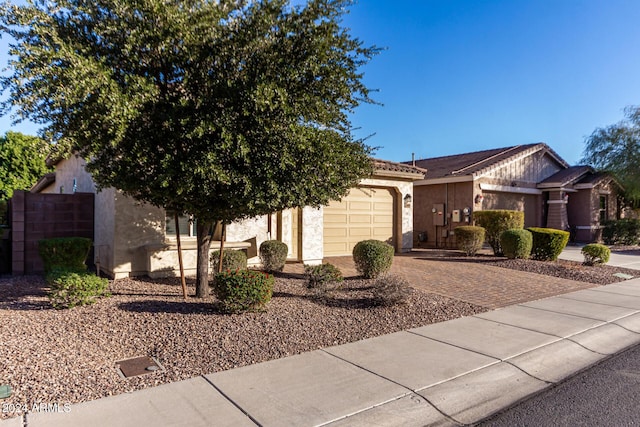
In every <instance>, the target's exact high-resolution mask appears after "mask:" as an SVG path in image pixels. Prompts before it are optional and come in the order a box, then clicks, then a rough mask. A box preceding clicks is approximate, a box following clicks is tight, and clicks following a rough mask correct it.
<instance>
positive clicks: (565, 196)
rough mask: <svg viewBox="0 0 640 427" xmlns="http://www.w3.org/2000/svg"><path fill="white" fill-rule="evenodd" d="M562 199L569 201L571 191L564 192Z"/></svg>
mask: <svg viewBox="0 0 640 427" xmlns="http://www.w3.org/2000/svg"><path fill="white" fill-rule="evenodd" d="M562 200H564V202H565V203H567V202H568V201H569V193H564V196H562Z"/></svg>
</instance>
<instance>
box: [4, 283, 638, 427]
mask: <svg viewBox="0 0 640 427" xmlns="http://www.w3.org/2000/svg"><path fill="white" fill-rule="evenodd" d="M637 343H640V279H633V280H629V281H626V282H620V283H617V284H612V285H607V286H601V287H596V288H591V289H586V290H580V291H576V292H572V293H568V294H565V295H561V296H556V297H551V298H547V299H543V300H538V301H532V302H527V303H522V304H517V305H513V306H510V307H506V308H503V309H499V310H494V311H490V312H486V313H482V314H478V315H475V316H471V317H466V318H461V319H456V320H452V321H447V322H442V323H437V324H432V325H428V326H424V327H421V328H417V329H412V330H408V331H403V332H397V333H394V334H390V335H385V336H381V337H377V338H372V339H368V340H364V341H359V342H355V343H351V344H345V345H340V346H336V347H330V348H325V349H321V350H316V351H313V352H309V353H304V354H300V355H297V356H292V357H287V358H283V359H278V360H273V361H269V362H265V363H260V364H256V365H251V366H246V367H243V368H239V369H233V370H229V371H224V372H219V373H215V374H211V375H206V376H201V377H197V378H192V379H190V380H186V381H181V382H177V383H171V384H165V385H162V386H159V387H155V388H151V389H146V390H142V391H137V392H134V393H129V394H122V395H118V396H113V397H109V398H105V399H100V400H96V401H91V402H86V403H81V404H76V405H72V406H71V407H70V411H69V412H68V413H45V412H40V413H33V412H32V413H28V414H27V415H25V416H24V417H21V418H14V419H10V420H6V421H3V422H2V423H0V426H1V427H7V426H24V425H26V426H28V427H42V426H92V427H99V426H135V427H142V426H166V425H176V426H243V425H246V426H255V425H262V426H291V425H295V426H317V425H331V426H342V425H345V426H347V425H348V426H369V425H385V426H412V425H416V426H418V425H419V426H422V425H465V424H472V423H475V422H478V421H480V420H482V419H484V418H486V417H487V416H489V415H491V414H493V413H495V412H497V411H499V410H501V409H503V408H505V407H508V406H510V405H512V404H514V403H516V402H517V401H519V400H521V399H523V398H525V397H527V396H529V395H531V394H533V393H536V392H538V391H540V390H542V389H544V388H545V387H549V386H551V385H552V384H554V383H556V382H558V381H561V380H562V379H563V378H565V377H567V376H569V375H571V374H573V373H575V372H576V371H579V370H582V369H584V368H586V367H588V366H590V365H592V364H594V363H596V362H597V361H599V360H601V359H603V358H605V357H607V356H609V355H611V354H614V353H616V352H619V351H621V350H622V349H624V348H626V347H628V346H631V345H634V344H637Z"/></svg>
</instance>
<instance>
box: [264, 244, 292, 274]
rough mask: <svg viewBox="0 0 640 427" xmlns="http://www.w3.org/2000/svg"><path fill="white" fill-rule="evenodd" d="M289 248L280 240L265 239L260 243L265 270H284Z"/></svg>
mask: <svg viewBox="0 0 640 427" xmlns="http://www.w3.org/2000/svg"><path fill="white" fill-rule="evenodd" d="M288 253H289V248H288V247H287V244H286V243H284V242H281V241H279V240H265V241H264V242H262V243H261V244H260V259H261V260H262V266H263V268H264V270H265V271H268V272H270V273H273V272H276V271H282V269H283V268H284V264H285V263H286V262H287V254H288Z"/></svg>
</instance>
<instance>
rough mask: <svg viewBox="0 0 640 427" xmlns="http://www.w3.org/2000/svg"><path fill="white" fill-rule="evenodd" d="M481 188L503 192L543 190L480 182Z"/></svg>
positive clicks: (535, 191)
mask: <svg viewBox="0 0 640 427" xmlns="http://www.w3.org/2000/svg"><path fill="white" fill-rule="evenodd" d="M480 189H481V190H486V191H498V192H501V193H520V194H542V191H541V190H538V189H537V188H529V187H509V186H507V185H495V184H487V183H480Z"/></svg>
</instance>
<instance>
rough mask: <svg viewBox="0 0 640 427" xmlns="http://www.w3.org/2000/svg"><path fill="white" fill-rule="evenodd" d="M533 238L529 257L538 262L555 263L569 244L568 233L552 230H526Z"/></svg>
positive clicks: (535, 228) (531, 228) (533, 228)
mask: <svg viewBox="0 0 640 427" xmlns="http://www.w3.org/2000/svg"><path fill="white" fill-rule="evenodd" d="M527 230H529V231H530V232H531V235H532V237H533V247H532V249H531V257H532V258H533V259H537V260H540V261H555V260H557V259H558V256H559V255H560V253H561V252H562V250H563V249H564V248H565V246H567V243H568V242H569V232H568V231H562V230H555V229H553V228H537V227H530V228H527Z"/></svg>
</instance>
